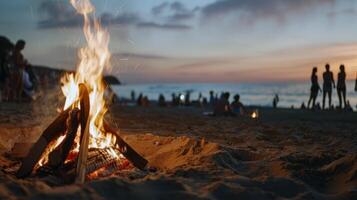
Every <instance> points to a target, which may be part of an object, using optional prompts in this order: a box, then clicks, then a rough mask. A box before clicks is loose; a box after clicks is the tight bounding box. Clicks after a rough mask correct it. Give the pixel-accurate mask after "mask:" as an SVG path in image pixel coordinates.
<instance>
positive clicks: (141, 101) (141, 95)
mask: <svg viewBox="0 0 357 200" xmlns="http://www.w3.org/2000/svg"><path fill="white" fill-rule="evenodd" d="M136 104H137V105H138V106H142V104H143V93H140V94H139V96H138V99H137V100H136Z"/></svg>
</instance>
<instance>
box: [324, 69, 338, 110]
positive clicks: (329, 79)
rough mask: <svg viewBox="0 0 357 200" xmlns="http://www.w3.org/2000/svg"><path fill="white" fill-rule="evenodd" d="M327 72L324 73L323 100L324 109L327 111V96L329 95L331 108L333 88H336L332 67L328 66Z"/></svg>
mask: <svg viewBox="0 0 357 200" xmlns="http://www.w3.org/2000/svg"><path fill="white" fill-rule="evenodd" d="M325 68H326V71H325V72H324V73H323V75H322V76H323V79H324V83H323V98H322V109H325V100H326V95H328V105H329V108H331V97H332V86H333V87H334V88H335V87H336V85H335V80H334V79H333V73H332V72H331V71H330V65H329V64H326V66H325Z"/></svg>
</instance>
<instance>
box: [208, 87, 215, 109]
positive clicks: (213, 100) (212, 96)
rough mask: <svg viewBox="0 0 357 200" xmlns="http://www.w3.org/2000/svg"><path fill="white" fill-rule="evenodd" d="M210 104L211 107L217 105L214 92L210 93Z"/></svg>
mask: <svg viewBox="0 0 357 200" xmlns="http://www.w3.org/2000/svg"><path fill="white" fill-rule="evenodd" d="M209 104H211V106H214V104H215V98H214V92H213V91H212V90H211V91H209Z"/></svg>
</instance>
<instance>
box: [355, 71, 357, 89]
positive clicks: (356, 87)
mask: <svg viewBox="0 0 357 200" xmlns="http://www.w3.org/2000/svg"><path fill="white" fill-rule="evenodd" d="M355 92H357V73H356V82H355Z"/></svg>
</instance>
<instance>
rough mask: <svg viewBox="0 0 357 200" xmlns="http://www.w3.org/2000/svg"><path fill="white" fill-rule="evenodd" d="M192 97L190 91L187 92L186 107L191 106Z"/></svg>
mask: <svg viewBox="0 0 357 200" xmlns="http://www.w3.org/2000/svg"><path fill="white" fill-rule="evenodd" d="M190 95H191V92H190V91H186V95H185V106H189V105H191V100H190Z"/></svg>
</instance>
